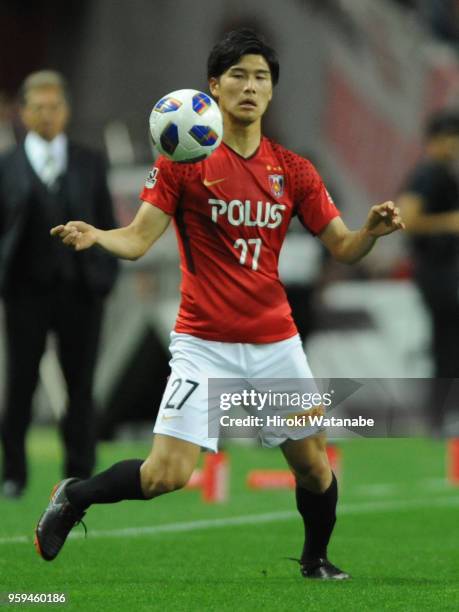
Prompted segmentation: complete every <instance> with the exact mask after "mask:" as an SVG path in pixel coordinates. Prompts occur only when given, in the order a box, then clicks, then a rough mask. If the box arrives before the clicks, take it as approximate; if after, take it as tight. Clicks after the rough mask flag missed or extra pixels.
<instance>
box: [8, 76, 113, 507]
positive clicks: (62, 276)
mask: <svg viewBox="0 0 459 612" xmlns="http://www.w3.org/2000/svg"><path fill="white" fill-rule="evenodd" d="M69 116H70V107H69V99H68V94H67V87H66V84H65V82H64V79H63V77H62V76H61V75H60V74H59V73H57V72H53V71H40V72H35V73H33V74H31V75H30V76H28V77H27V78H26V79H25V81H24V83H23V86H22V91H21V117H22V121H23V123H24V125H25V127H26V129H27V134H26V137H25V140H24V142H23V143H22V144H20V145H18V146H16V147H15V148H13V149H12V150H10V151H9V152H7V153H5V154H4V155H3V156H2V158H1V159H0V291H1V294H2V297H3V302H4V310H5V322H6V329H5V334H6V360H7V371H6V392H5V405H4V412H3V418H2V422H1V441H2V449H3V464H2V472H3V473H2V476H3V494H4V495H5V496H7V497H19V496H20V495H21V494H22V493H23V491H24V489H25V487H26V484H27V460H26V451H25V438H26V433H27V429H28V427H29V424H30V421H31V406H32V397H33V393H34V391H35V388H36V386H37V382H38V378H39V364H40V360H41V357H42V355H43V353H44V351H45V348H46V340H47V335H48V332H50V331H53V332H55V334H56V337H57V349H58V357H59V360H60V364H61V367H62V372H63V376H64V378H65V381H66V385H67V392H68V405H67V410H66V412H65V415H64V417H63V419H62V422H61V433H62V439H63V443H64V447H65V460H64V468H63V473H64V475H70V474H71V475H72V476H73V475H75V474H79V475H80V477H82V478H87V477H89V476H90V475H91V473H92V470H93V467H94V463H95V440H94V435H93V430H94V428H93V425H92V424H93V412H94V406H93V397H92V395H93V378H94V370H95V365H96V356H97V351H98V345H99V336H100V330H101V323H102V315H103V307H104V300H105V298H106V296H107V294H108V293H109V291H110V290H111V289H112V287H113V284H114V282H115V278H116V274H117V267H118V266H117V262H116V260H115V259H114V258H113V257H111V256H110V255H108V254H107V253H104V252H102V251H101V250H97V249H95V250H92V251H88V253H86V254H85V256H84V257H77V256H75V254H74V253H72V252H70V251H69V250H68V249H66V248H65V247H63V246H62V245H60V244H58V243H56V241H52V240H50V238H49V227H50V226H51V225H54V224H55V223H56V222H58V223H59V222H62V220H63V219H68V218H69V217H70V218H80V217H81V216H83V217H84V218H85V219H86V220H87V221H88V222H90V223H95V224H98V225H99V224H100V226H101V227H105V228H107V229H108V228H110V227H113V225H114V224H115V219H114V215H113V207H112V201H111V197H110V194H109V191H108V187H107V180H106V169H105V163H104V161H103V158H102V156H101V155H100V154H99V153H97V152H95V151H92V150H90V149H88V148H86V147H83V146H80V145H77V144H75V143H74V142H72V141H69V139H68V137H67V135H66V133H65V131H66V127H67V124H68V120H69Z"/></svg>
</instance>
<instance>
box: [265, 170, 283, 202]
mask: <svg viewBox="0 0 459 612" xmlns="http://www.w3.org/2000/svg"><path fill="white" fill-rule="evenodd" d="M268 178H269V186H270V188H271V193H272V194H273V196H274V197H275V198H280V197H282V196H283V195H284V177H283V175H282V174H270V175H269V177H268Z"/></svg>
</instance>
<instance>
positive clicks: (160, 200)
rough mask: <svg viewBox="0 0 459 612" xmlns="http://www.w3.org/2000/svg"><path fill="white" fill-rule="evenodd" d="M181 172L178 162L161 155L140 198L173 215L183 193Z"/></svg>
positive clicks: (149, 174) (148, 177)
mask: <svg viewBox="0 0 459 612" xmlns="http://www.w3.org/2000/svg"><path fill="white" fill-rule="evenodd" d="M181 178H182V177H181V173H180V172H178V170H177V164H174V162H171V161H170V160H168V159H167V158H165V157H163V156H160V157H158V159H157V160H156V163H155V165H154V166H153V168H152V169H151V170H150V172H149V173H148V176H147V179H146V181H145V185H144V186H143V189H142V191H141V192H140V199H141V200H142V201H144V202H148V203H149V204H152V205H153V206H157V207H158V208H160V209H161V210H162V211H164V212H165V213H166V214H168V215H173V214H174V213H175V210H176V208H177V204H178V202H179V199H180V194H181V185H182V180H181Z"/></svg>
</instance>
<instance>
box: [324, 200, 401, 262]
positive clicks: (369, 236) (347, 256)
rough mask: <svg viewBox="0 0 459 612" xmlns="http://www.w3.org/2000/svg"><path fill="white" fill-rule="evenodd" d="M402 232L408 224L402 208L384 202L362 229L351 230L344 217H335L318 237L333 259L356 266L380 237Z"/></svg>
mask: <svg viewBox="0 0 459 612" xmlns="http://www.w3.org/2000/svg"><path fill="white" fill-rule="evenodd" d="M400 229H405V224H404V223H403V220H402V218H401V216H400V211H399V209H398V208H397V207H396V206H395V205H394V203H393V202H384V203H383V204H378V205H376V206H372V207H371V209H370V212H369V213H368V217H367V220H366V222H365V224H364V225H363V227H362V228H361V229H359V230H356V231H351V230H350V229H349V228H348V227H347V226H346V224H345V223H344V221H343V220H342V219H341V217H335V218H334V219H332V221H330V223H329V224H328V225H327V226H326V228H325V229H324V230H323V231H322V232H321V233H320V234H319V238H320V240H321V241H322V243H323V244H324V245H325V246H326V247H327V249H328V250H329V251H330V253H331V254H332V256H333V257H334V259H336V260H337V261H340V262H341V263H348V264H353V263H356V262H357V261H359V260H360V259H362V257H365V255H366V254H367V253H369V251H371V249H372V248H373V246H374V244H375V242H376V240H377V239H378V238H380V237H381V236H387V235H388V234H392V232H395V231H397V230H400Z"/></svg>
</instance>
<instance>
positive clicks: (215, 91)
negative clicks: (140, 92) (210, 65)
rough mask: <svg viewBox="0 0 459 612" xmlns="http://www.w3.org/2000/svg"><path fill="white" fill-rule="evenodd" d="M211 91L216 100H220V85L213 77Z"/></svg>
mask: <svg viewBox="0 0 459 612" xmlns="http://www.w3.org/2000/svg"><path fill="white" fill-rule="evenodd" d="M209 90H210V93H211V94H212V95H213V97H214V98H215V99H218V94H219V91H220V83H219V80H218V79H217V78H216V77H211V78H210V79H209Z"/></svg>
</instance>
